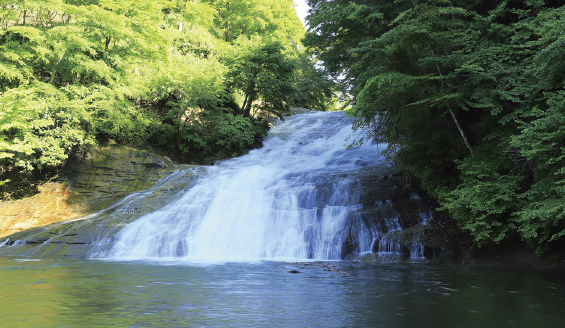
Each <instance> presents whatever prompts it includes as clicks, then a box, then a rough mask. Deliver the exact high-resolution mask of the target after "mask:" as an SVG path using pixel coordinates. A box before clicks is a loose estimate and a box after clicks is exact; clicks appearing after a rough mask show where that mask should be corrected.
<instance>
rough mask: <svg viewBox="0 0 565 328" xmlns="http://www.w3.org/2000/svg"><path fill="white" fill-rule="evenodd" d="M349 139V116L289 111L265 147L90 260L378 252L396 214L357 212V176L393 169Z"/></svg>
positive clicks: (212, 173) (218, 169)
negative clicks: (349, 247) (380, 218)
mask: <svg viewBox="0 0 565 328" xmlns="http://www.w3.org/2000/svg"><path fill="white" fill-rule="evenodd" d="M352 135H353V131H352V126H351V120H350V119H348V118H347V117H346V116H345V115H344V114H343V113H310V114H304V115H295V116H292V117H290V118H288V119H287V120H286V121H285V122H282V123H280V124H279V125H278V126H276V127H275V128H274V129H273V130H272V131H271V132H270V135H269V137H268V138H267V139H266V140H265V142H264V146H263V148H261V149H257V150H253V151H251V152H250V153H249V154H248V155H245V156H242V157H240V158H236V159H232V160H227V161H224V162H222V163H219V164H217V165H215V166H213V167H210V168H209V170H208V172H207V174H206V175H205V176H203V177H201V178H200V180H199V181H198V183H197V184H196V185H195V186H193V187H191V188H190V189H188V190H185V191H184V195H183V196H182V197H181V198H180V199H178V200H177V201H175V202H173V203H171V204H169V205H167V206H165V207H164V208H162V209H160V210H158V211H155V212H153V213H149V214H147V215H145V216H142V217H141V218H139V219H137V220H136V221H134V222H133V223H131V224H129V225H127V226H126V227H124V228H123V229H122V230H121V231H120V232H119V234H118V235H117V236H116V237H115V241H114V242H113V243H112V246H111V248H109V249H105V250H104V249H103V247H99V248H98V249H96V250H95V251H94V252H93V256H94V257H108V258H115V259H144V258H177V259H178V258H183V259H186V260H197V261H237V260H250V259H251V260H253V259H292V260H296V259H299V260H305V259H315V260H336V259H341V258H342V257H343V255H344V247H345V245H346V244H347V243H350V244H351V243H352V242H353V243H354V244H355V249H354V250H353V252H357V253H363V252H371V251H372V248H373V247H374V243H375V240H376V238H377V237H378V236H379V235H381V234H382V233H383V231H385V232H386V231H389V230H394V229H399V228H400V227H399V226H398V218H397V217H396V216H395V215H394V213H393V214H392V215H388V216H387V218H386V219H387V220H386V222H387V223H386V224H385V225H389V226H390V225H394V227H392V228H391V227H384V229H383V227H380V226H378V224H374V223H370V222H368V221H370V220H366V219H363V220H362V219H361V218H360V216H359V215H357V216H356V214H355V213H356V212H358V209H359V207H363V204H360V197H361V196H360V192H359V188H356V187H355V186H356V185H357V184H358V181H356V180H355V179H354V178H353V177H352V174H354V173H356V172H359V171H360V170H362V169H364V168H366V167H375V166H380V167H383V166H390V165H389V164H387V163H386V161H385V159H384V156H383V155H382V154H381V153H380V151H379V149H382V148H383V146H382V145H381V146H380V148H379V146H378V145H377V144H374V143H371V142H365V143H364V144H362V145H360V146H358V147H355V148H352V149H349V150H345V148H346V143H347V141H346V140H347V139H348V138H350V137H351V136H352ZM355 221H359V222H361V221H363V222H361V223H359V222H358V223H359V224H355ZM352 222H353V224H352ZM394 222H396V223H394Z"/></svg>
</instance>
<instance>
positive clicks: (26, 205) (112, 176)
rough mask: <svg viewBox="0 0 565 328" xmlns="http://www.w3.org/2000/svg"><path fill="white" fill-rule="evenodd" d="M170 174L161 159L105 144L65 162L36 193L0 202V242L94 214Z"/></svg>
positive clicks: (168, 164)
mask: <svg viewBox="0 0 565 328" xmlns="http://www.w3.org/2000/svg"><path fill="white" fill-rule="evenodd" d="M174 169H175V165H174V163H173V162H172V161H171V160H170V159H168V158H167V157H165V156H159V155H155V154H152V153H149V152H147V151H140V150H136V149H133V148H131V147H127V146H123V145H117V144H115V143H109V144H107V145H106V146H101V147H96V148H92V149H89V150H87V151H84V152H83V153H81V154H79V155H78V156H75V158H74V159H73V160H70V161H69V162H68V163H67V164H66V165H65V166H64V167H63V168H62V169H61V170H60V171H59V173H58V174H57V175H55V176H54V177H51V179H50V180H49V181H48V182H46V183H41V184H38V186H37V191H36V194H35V195H33V196H30V197H25V198H22V199H17V200H7V201H2V202H0V237H4V236H8V235H11V234H14V233H17V232H20V231H24V230H27V229H31V228H35V227H41V226H46V225H49V224H53V223H57V222H62V221H69V220H75V219H78V218H81V217H84V216H87V215H89V214H92V213H96V212H98V211H100V210H102V209H104V208H107V207H108V206H110V205H112V204H114V203H115V202H117V201H118V200H120V199H122V198H123V197H124V196H126V195H128V194H131V193H133V192H136V191H140V190H144V189H147V188H149V187H150V186H151V185H153V184H154V183H155V182H156V181H157V180H159V179H160V178H162V177H163V176H165V175H167V174H170V173H171V172H172V171H173V170H174Z"/></svg>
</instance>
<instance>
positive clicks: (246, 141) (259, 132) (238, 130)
mask: <svg viewBox="0 0 565 328" xmlns="http://www.w3.org/2000/svg"><path fill="white" fill-rule="evenodd" d="M227 118H228V119H227V120H226V121H221V122H218V126H217V127H216V129H215V132H216V135H215V139H216V140H217V141H216V142H215V146H216V147H217V148H218V149H219V150H220V151H225V152H231V154H237V153H238V152H239V151H240V150H241V149H248V148H250V147H251V146H253V144H255V143H256V142H257V141H260V140H261V139H262V137H263V135H264V134H265V125H266V124H265V123H264V122H262V121H257V120H255V119H253V118H251V117H243V116H241V115H238V116H233V115H228V116H227Z"/></svg>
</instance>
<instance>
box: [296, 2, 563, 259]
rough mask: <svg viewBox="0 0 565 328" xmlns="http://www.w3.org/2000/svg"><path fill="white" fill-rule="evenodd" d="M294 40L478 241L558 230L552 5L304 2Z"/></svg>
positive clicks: (558, 31) (558, 90)
mask: <svg viewBox="0 0 565 328" xmlns="http://www.w3.org/2000/svg"><path fill="white" fill-rule="evenodd" d="M309 3H310V5H311V6H312V8H313V11H312V12H311V15H310V16H309V18H308V20H309V22H310V26H311V28H310V33H309V35H308V37H307V40H306V44H308V45H310V46H311V47H314V48H315V49H317V56H318V58H320V59H321V60H323V62H324V63H325V64H326V66H327V67H328V70H329V71H330V72H331V73H332V74H333V75H334V76H343V77H344V78H343V82H344V83H345V84H346V89H348V90H350V91H351V94H352V95H353V96H354V99H353V107H352V110H351V111H350V114H351V115H352V116H355V117H357V121H356V125H357V126H358V127H359V128H363V129H365V130H367V131H368V132H369V133H370V134H372V135H373V136H374V137H375V138H379V139H381V140H385V141H386V142H387V143H388V144H389V149H388V152H389V155H390V156H391V157H393V158H394V159H395V160H396V161H397V162H398V163H399V164H401V165H404V166H406V167H409V168H410V169H411V170H412V172H413V173H414V174H415V175H416V176H417V177H418V178H420V179H421V181H422V183H423V185H424V187H425V188H427V190H428V191H430V193H432V194H433V195H435V196H436V197H437V198H438V200H439V201H440V203H441V204H442V205H443V208H445V209H447V210H449V211H450V213H451V214H452V215H453V216H454V218H455V219H456V220H458V221H459V223H460V225H461V227H463V228H465V229H468V230H469V231H470V232H471V233H472V234H473V235H474V236H475V239H476V240H477V242H478V243H488V242H492V241H494V242H499V241H501V240H503V239H506V238H514V237H515V236H519V237H520V238H521V239H522V240H524V241H527V242H528V243H530V245H532V246H533V247H534V248H535V249H536V250H537V251H538V252H542V251H544V250H546V249H548V247H549V245H550V243H552V242H555V241H557V240H563V239H562V236H563V235H564V234H565V230H564V228H565V220H563V216H564V214H563V213H565V212H564V210H565V209H564V208H563V207H562V206H560V205H559V204H560V201H561V203H562V197H563V193H562V185H563V183H562V182H563V181H561V180H562V171H561V170H562V165H561V164H560V163H561V162H562V156H563V150H562V148H563V144H562V142H561V140H562V138H561V137H562V136H561V135H560V131H561V130H562V126H563V122H562V120H561V119H560V117H561V116H560V115H562V107H563V78H562V77H563V74H562V73H563V71H564V67H565V66H564V65H563V62H562V58H563V54H562V51H561V48H562V47H560V44H561V43H562V40H561V39H562V33H563V31H562V28H561V25H562V24H560V22H561V21H562V19H563V7H559V6H558V5H556V4H554V3H552V2H544V1H528V2H519V1H502V2H499V3H493V2H488V1H481V0H477V1H472V2H468V1H444V0H434V1H392V0H391V1H380V2H370V1H361V0H353V1H340V0H337V1H317V0H312V1H309Z"/></svg>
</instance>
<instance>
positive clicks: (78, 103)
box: [0, 0, 333, 184]
mask: <svg viewBox="0 0 565 328" xmlns="http://www.w3.org/2000/svg"><path fill="white" fill-rule="evenodd" d="M304 33H305V30H304V27H303V25H302V23H301V21H300V20H299V19H298V17H297V15H296V12H295V10H294V4H293V2H292V0H277V1H275V0H261V1H246V0H157V1H153V0H152V1H149V0H136V1H131V0H119V1H118V0H43V1H28V0H19V1H18V0H16V1H7V0H0V106H1V109H0V174H2V172H6V171H8V170H23V171H33V170H42V169H45V168H49V167H56V166H58V165H60V164H61V163H63V162H64V161H65V160H66V159H67V158H68V156H69V155H70V154H72V153H73V152H75V151H76V150H77V149H80V148H81V147H85V146H88V145H96V144H97V143H99V142H100V140H115V141H117V142H127V143H135V142H140V141H141V142H145V143H149V144H151V145H154V146H158V147H162V148H166V149H168V150H169V151H170V152H174V153H177V154H182V155H183V157H184V158H186V159H187V160H188V161H201V160H202V159H203V158H205V157H206V156H213V155H214V156H219V157H230V156H234V155H236V154H240V153H241V152H243V151H245V150H246V149H249V148H251V147H253V146H254V145H255V144H256V143H257V142H260V140H261V139H262V137H263V135H264V134H265V132H266V130H267V128H268V126H267V124H266V123H265V121H264V120H262V119H261V117H260V116H261V115H263V116H265V115H271V116H278V117H282V115H283V114H285V113H286V112H287V111H288V109H289V106H290V105H296V106H307V107H312V108H314V109H318V110H324V109H326V108H327V106H328V104H329V97H330V96H331V94H332V88H333V84H331V83H328V80H327V79H326V78H325V77H324V73H323V72H322V71H320V69H317V68H315V66H314V59H312V57H311V55H310V54H309V53H307V52H306V50H305V47H304V46H303V45H302V38H303V37H304ZM314 80H319V81H321V82H324V83H320V85H321V86H323V87H321V88H319V89H318V90H317V91H318V92H315V94H312V93H310V92H301V91H302V90H305V89H308V90H310V89H312V85H313V84H314V85H316V83H313V81H314ZM320 95H322V96H320ZM326 95H327V97H326ZM1 180H2V179H0V184H2V183H6V181H1Z"/></svg>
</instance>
